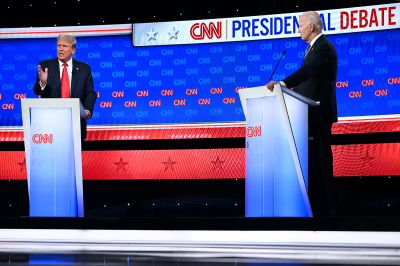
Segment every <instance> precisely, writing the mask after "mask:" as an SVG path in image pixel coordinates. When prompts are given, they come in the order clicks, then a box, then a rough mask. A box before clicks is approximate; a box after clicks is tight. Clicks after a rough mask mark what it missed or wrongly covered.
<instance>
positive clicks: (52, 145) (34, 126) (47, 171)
mask: <svg viewBox="0 0 400 266" xmlns="http://www.w3.org/2000/svg"><path fill="white" fill-rule="evenodd" d="M71 121H72V111H71V108H57V109H55V108H31V136H30V142H31V144H30V145H31V151H30V158H31V167H30V179H31V182H30V193H29V201H30V216H53V217H71V216H72V217H76V216H77V197H76V180H75V172H74V160H73V154H74V152H73V138H72V127H71Z"/></svg>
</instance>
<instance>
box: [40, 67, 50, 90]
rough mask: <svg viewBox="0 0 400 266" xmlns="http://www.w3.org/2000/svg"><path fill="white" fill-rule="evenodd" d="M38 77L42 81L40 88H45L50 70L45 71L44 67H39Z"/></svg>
mask: <svg viewBox="0 0 400 266" xmlns="http://www.w3.org/2000/svg"><path fill="white" fill-rule="evenodd" d="M38 75H39V80H40V86H42V87H44V86H45V85H46V83H47V77H48V69H47V67H46V69H45V70H44V71H43V69H42V67H41V66H40V65H38Z"/></svg>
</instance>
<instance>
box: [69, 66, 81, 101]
mask: <svg viewBox="0 0 400 266" xmlns="http://www.w3.org/2000/svg"><path fill="white" fill-rule="evenodd" d="M78 75H79V63H78V62H77V61H76V60H75V59H72V81H71V96H72V95H74V90H75V85H76V81H77V80H78Z"/></svg>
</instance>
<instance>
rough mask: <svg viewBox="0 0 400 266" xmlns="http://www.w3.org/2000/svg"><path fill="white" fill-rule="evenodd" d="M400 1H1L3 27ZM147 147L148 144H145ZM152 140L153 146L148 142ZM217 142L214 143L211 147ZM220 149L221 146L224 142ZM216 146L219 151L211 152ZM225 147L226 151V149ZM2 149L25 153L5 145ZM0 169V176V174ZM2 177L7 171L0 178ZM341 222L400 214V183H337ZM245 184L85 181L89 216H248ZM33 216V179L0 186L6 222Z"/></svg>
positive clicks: (193, 145)
mask: <svg viewBox="0 0 400 266" xmlns="http://www.w3.org/2000/svg"><path fill="white" fill-rule="evenodd" d="M393 2H398V1H374V0H362V1H361V0H346V1H344V0H339V1H321V0H312V1H304V0H303V1H302V0H247V1H246V0H223V1H218V0H214V1H211V0H200V1H195V0H192V1H190V0H168V1H149V0H136V1H133V0H131V1H129V0H113V1H93V0H68V1H59V0H53V1H48V0H31V1H28V0H18V1H15V0H13V1H11V0H7V1H5V0H0V28H18V27H52V26H78V25H80V26H83V25H103V24H104V25H105V24H126V23H145V22H160V21H179V20H197V19H213V18H226V17H241V16H255V15H267V14H277V13H291V12H304V11H309V10H326V9H338V8H346V7H355V6H366V5H377V4H385V3H393ZM399 139H400V136H399V134H398V133H390V134H389V133H375V134H355V135H334V136H333V138H332V141H333V143H332V144H333V145H339V144H364V143H381V142H382V140H385V143H387V142H398V140H399ZM173 141H175V142H176V140H162V141H158V143H157V145H156V146H157V147H159V149H165V148H169V149H170V148H171V146H174V145H178V144H179V145H178V146H182V145H184V146H185V147H186V148H187V149H199V148H200V149H201V148H204V147H207V148H210V145H211V147H214V148H232V147H235V148H236V147H242V148H244V145H245V139H244V138H239V139H235V140H232V141H230V140H229V139H228V140H227V139H224V140H218V139H215V140H212V141H211V142H210V140H201V139H199V140H192V141H189V142H185V143H175V142H173ZM138 142H139V141H137V142H135V141H129V142H128V141H127V142H124V141H118V143H106V144H105V143H104V142H89V143H84V146H83V149H84V150H99V149H104V150H107V149H113V147H115V146H124V147H125V149H135V147H138V146H142V145H146V146H147V145H148V144H150V145H151V143H140V145H138V144H139V143H138ZM141 142H143V141H141ZM149 142H151V141H149ZM213 143H214V144H213ZM221 143H222V144H221ZM213 145H214V146H213ZM221 145H222V146H221ZM0 150H16V151H17V150H20V151H22V150H24V146H23V142H12V143H4V142H0ZM0 171H1V170H0ZM0 173H1V172H0ZM335 184H336V195H337V198H338V202H339V204H340V210H338V213H337V215H339V216H398V215H399V213H400V202H399V198H400V197H399V195H400V192H399V189H398V188H399V187H400V177H399V176H391V177H390V178H389V177H387V176H377V177H340V178H335ZM244 185H245V180H236V179H230V180H157V181H153V180H151V181H150V180H143V181H142V180H139V181H138V180H135V181H84V182H83V187H84V203H85V217H243V216H244V196H245V192H244ZM28 215H29V199H28V187H27V181H8V180H3V181H0V217H20V216H28Z"/></svg>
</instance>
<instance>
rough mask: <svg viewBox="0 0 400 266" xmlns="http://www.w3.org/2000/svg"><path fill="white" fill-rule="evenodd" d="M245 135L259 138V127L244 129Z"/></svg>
mask: <svg viewBox="0 0 400 266" xmlns="http://www.w3.org/2000/svg"><path fill="white" fill-rule="evenodd" d="M246 135H247V137H249V138H251V137H257V136H259V137H260V136H261V126H259V127H248V128H247V129H246Z"/></svg>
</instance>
